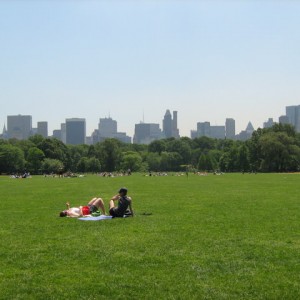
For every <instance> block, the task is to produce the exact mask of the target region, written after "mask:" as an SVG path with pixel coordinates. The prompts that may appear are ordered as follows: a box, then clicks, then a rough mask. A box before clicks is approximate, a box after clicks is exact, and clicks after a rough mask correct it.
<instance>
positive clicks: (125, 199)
mask: <svg viewBox="0 0 300 300" xmlns="http://www.w3.org/2000/svg"><path fill="white" fill-rule="evenodd" d="M115 201H118V206H117V207H115ZM128 208H129V211H128ZM109 214H110V215H111V216H112V217H113V218H116V217H119V218H122V217H124V215H131V216H132V217H133V210H132V199H131V198H130V197H129V196H127V189H126V188H121V189H120V190H119V193H118V194H117V195H115V196H113V197H112V198H111V200H110V202H109Z"/></svg>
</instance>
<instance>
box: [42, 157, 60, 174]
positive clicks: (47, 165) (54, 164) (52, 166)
mask: <svg viewBox="0 0 300 300" xmlns="http://www.w3.org/2000/svg"><path fill="white" fill-rule="evenodd" d="M62 169H64V165H63V163H62V162H61V161H60V160H58V159H52V158H45V159H44V161H43V163H42V171H43V172H44V173H47V174H51V173H55V174H57V173H58V172H59V171H60V170H62Z"/></svg>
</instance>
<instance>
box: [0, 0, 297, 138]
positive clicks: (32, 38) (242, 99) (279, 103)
mask: <svg viewBox="0 0 300 300" xmlns="http://www.w3.org/2000/svg"><path fill="white" fill-rule="evenodd" d="M299 16H300V1H296V0H295V1H291V0H290V1H289V0H283V1H271V0H261V1H259V0H256V1H254V0H253V1H251V0H247V1H245V0H240V1H239V0H235V1H233V0H232V1H226V0H222V1H217V0H210V1H208V0H207V1H201V0H199V1H189V0H185V1H176V0H172V1H164V0H160V1H154V0H153V1H150V0H149V1H142V0H139V1H138V0H136V1H126V0H122V1H121V0H120V1H114V0H110V1H100V0H99V1H86V0H85V1H83V0H82V1H75V0H73V1H71V0H69V1H67V0H65V1H62V0H60V1H58V0H52V1H37V0H35V1H33V0H32V1H26V0H19V1H14V0H7V1H5V0H2V1H0V102H1V103H0V104H1V106H0V107H1V109H0V125H1V131H2V126H3V124H4V123H6V117H7V115H16V114H29V115H32V117H33V127H36V122H37V121H48V124H49V125H48V126H49V134H52V130H53V129H59V127H60V123H62V122H64V120H65V119H66V118H70V117H82V118H86V120H87V135H90V134H91V132H92V131H93V129H95V128H97V127H98V122H99V118H100V117H101V118H103V117H107V116H108V115H109V114H110V116H111V117H112V118H113V119H115V120H117V121H118V130H119V131H126V132H127V133H128V134H129V135H131V136H132V135H133V132H134V124H135V123H139V122H140V121H141V120H142V118H143V112H144V120H145V122H151V123H160V124H161V121H162V119H163V116H164V114H165V111H166V109H170V110H171V111H172V110H177V111H178V125H179V129H180V134H181V135H186V136H189V135H190V130H191V129H195V128H196V124H197V122H200V121H210V122H211V124H212V125H224V123H225V119H226V117H231V118H234V119H235V120H236V127H237V131H240V130H242V129H244V128H245V127H246V125H247V123H248V121H249V120H250V121H252V123H253V125H254V127H255V128H257V127H259V126H260V127H261V126H262V123H263V122H264V121H266V120H267V118H269V117H273V118H274V119H275V121H277V120H278V117H279V116H280V115H283V114H285V106H287V105H295V104H300V17H299Z"/></svg>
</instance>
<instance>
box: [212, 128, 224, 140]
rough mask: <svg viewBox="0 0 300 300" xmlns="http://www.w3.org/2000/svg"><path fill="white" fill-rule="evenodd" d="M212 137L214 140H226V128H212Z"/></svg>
mask: <svg viewBox="0 0 300 300" xmlns="http://www.w3.org/2000/svg"><path fill="white" fill-rule="evenodd" d="M210 137H211V138H213V139H225V126H210Z"/></svg>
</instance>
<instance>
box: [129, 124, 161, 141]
mask: <svg viewBox="0 0 300 300" xmlns="http://www.w3.org/2000/svg"><path fill="white" fill-rule="evenodd" d="M162 138H163V134H162V132H161V129H160V128H159V124H153V123H140V124H135V129H134V137H133V142H134V143H136V144H150V143H151V142H153V141H155V140H159V139H162Z"/></svg>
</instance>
